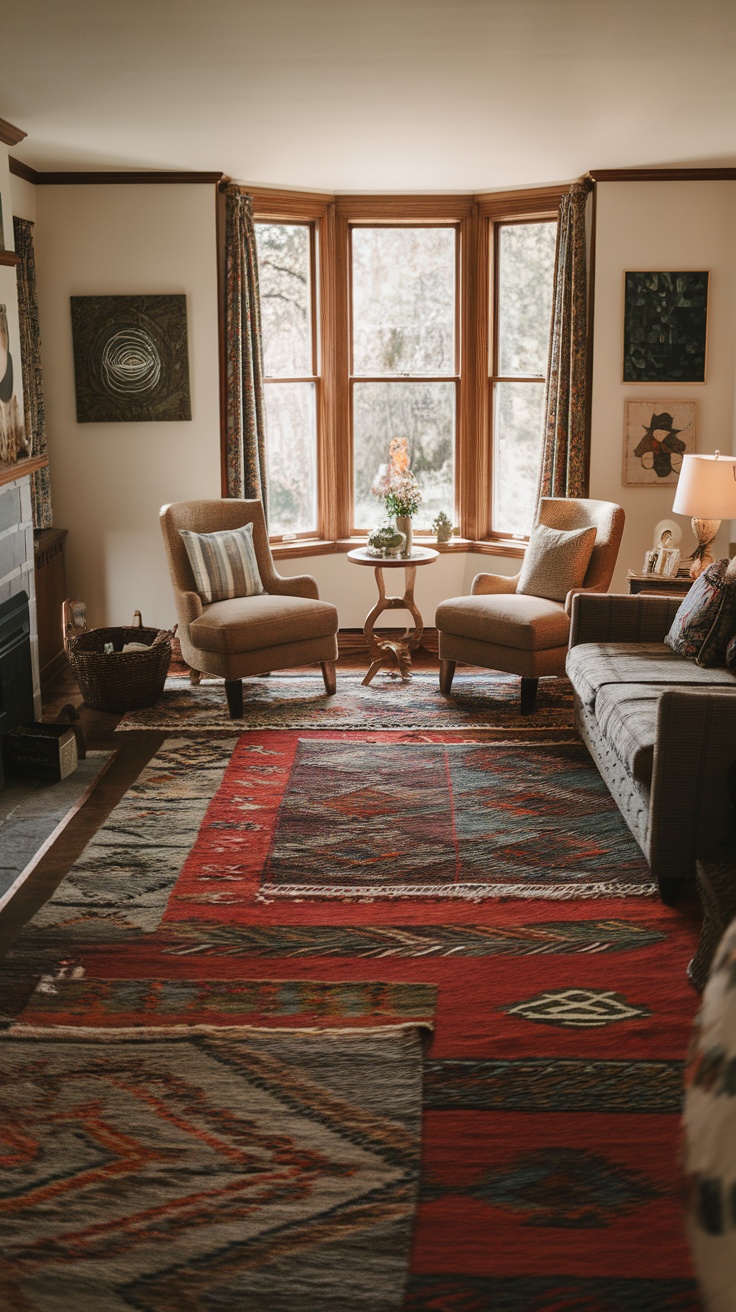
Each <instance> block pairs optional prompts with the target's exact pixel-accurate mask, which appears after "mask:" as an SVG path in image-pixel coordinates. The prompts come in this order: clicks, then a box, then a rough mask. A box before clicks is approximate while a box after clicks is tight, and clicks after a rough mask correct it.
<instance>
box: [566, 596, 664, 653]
mask: <svg viewBox="0 0 736 1312" xmlns="http://www.w3.org/2000/svg"><path fill="white" fill-rule="evenodd" d="M680 604H681V598H679V597H645V596H642V595H641V594H639V595H637V596H634V597H628V596H623V595H620V594H618V593H611V592H605V593H603V592H576V593H575V595H574V597H573V599H572V615H571V621H570V646H571V647H575V646H576V645H577V644H578V643H581V642H663V641H664V638H665V635H666V634H667V633H668V632H669V630H670V627H671V625H672V621H673V619H674V617H675V615H676V614H677V611H678V610H679V607H680Z"/></svg>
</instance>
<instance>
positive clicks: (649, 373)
mask: <svg viewBox="0 0 736 1312" xmlns="http://www.w3.org/2000/svg"><path fill="white" fill-rule="evenodd" d="M707 312H708V273H707V272H706V271H705V270H702V271H695V272H693V271H690V270H687V271H683V272H680V273H644V272H640V271H638V270H635V271H632V272H629V273H625V274H624V382H625V383H704V382H705V345H706V320H707Z"/></svg>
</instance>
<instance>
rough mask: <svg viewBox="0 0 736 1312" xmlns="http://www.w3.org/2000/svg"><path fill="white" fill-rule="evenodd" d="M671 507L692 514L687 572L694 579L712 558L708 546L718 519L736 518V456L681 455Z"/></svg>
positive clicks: (717, 527)
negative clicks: (692, 539)
mask: <svg viewBox="0 0 736 1312" xmlns="http://www.w3.org/2000/svg"><path fill="white" fill-rule="evenodd" d="M672 509H673V510H674V512H675V514H676V515H691V516H692V528H693V533H694V534H695V537H696V538H697V539H698V545H697V547H696V548H695V550H694V552H693V563H692V565H691V566H690V576H691V578H694V579H696V578H697V577H698V575H699V574H701V573H702V571H703V570H704V569H706V568H707V566H708V565H710V563H711V561H712V560H713V555H712V552H711V550H710V548H711V546H712V544H713V539H714V538H715V536H716V533H717V532H718V530H719V528H720V526H721V520H722V519H736V456H722V455H721V453H720V451H716V452H715V454H714V455H712V456H693V455H687V456H683V457H682V469H681V470H680V477H679V480H678V483H677V492H676V493H675V500H674V502H673V505H672Z"/></svg>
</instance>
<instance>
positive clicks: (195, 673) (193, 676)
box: [189, 670, 202, 688]
mask: <svg viewBox="0 0 736 1312" xmlns="http://www.w3.org/2000/svg"><path fill="white" fill-rule="evenodd" d="M189 682H190V683H191V685H192V687H193V688H196V686H197V684H198V683H201V682H202V671H201V670H190V671H189Z"/></svg>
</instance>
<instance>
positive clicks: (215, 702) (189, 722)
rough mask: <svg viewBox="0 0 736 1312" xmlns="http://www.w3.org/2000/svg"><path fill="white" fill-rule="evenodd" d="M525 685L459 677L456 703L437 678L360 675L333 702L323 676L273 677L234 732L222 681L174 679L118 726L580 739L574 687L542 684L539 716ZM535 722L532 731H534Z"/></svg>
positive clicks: (345, 679) (248, 700)
mask: <svg viewBox="0 0 736 1312" xmlns="http://www.w3.org/2000/svg"><path fill="white" fill-rule="evenodd" d="M519 686H520V685H519V680H518V679H517V678H514V677H512V676H511V675H506V674H498V673H495V672H492V671H490V670H484V671H482V672H481V673H478V674H463V673H461V672H460V673H458V674H456V676H455V679H454V681H453V685H452V696H451V697H445V696H443V694H442V693H441V692H440V690H439V685H438V677H437V673H436V672H434V673H424V672H420V673H416V674H413V675H412V678H411V681H410V682H407V683H405V682H403V680H401V679H397V678H394V679H392V678H390V677H389V675H387V674H383V675H380V674H379V675H378V676H377V678H376V680H375V681H374V683H372V684H370V685H369V687H367V688H364V687H363V686H362V683H361V675H359V674H341V673H340V669H339V666H338V675H337V692H336V694H335V696H334V697H328V696H326V694H325V689H324V683H323V681H322V675H321V674H320V673H319V671H317V672H316V673H315V674H311V673H310V674H272V675H270V676H269V677H268V678H265V679H244V680H243V701H244V706H243V717H242V719H239V720H238V721H237V722H236V724H235V725H234V723H233V721H232V720H231V719H230V717H229V714H228V710H227V703H226V701H225V685H224V683H223V682H222V681H221V680H206V681H204V682H202V683H201V684H199V685H198V686H197V687H192V686H191V685H190V684H189V682H188V680H186V679H184V678H182V677H176V678H170V679H167V681H166V688H165V690H164V693H163V696H162V697H161V699H160V701H158V702H157V703H156V705H155V706H152V707H150V708H149V709H148V710H143V711H131V712H129V713H128V714H127V715H125V716H123V718H122V720H121V721H120V723H119V724H118V726H117V727H118V729H120V730H130V729H156V730H159V731H161V732H163V733H179V732H181V731H182V730H187V731H190V730H194V731H196V732H200V731H202V730H215V729H218V730H220V729H222V730H228V731H229V732H232V731H233V728H234V727H236V728H237V729H238V731H243V730H249V729H383V730H409V731H413V730H421V729H431V730H435V729H437V728H438V727H439V726H440V725H441V726H442V728H443V729H447V730H453V729H468V730H472V731H475V730H479V729H480V730H495V731H501V732H503V733H504V734H512V735H513V736H518V735H519V734H522V735H523V736H524V737H527V736H528V735H529V733H530V731H531V733H532V734H533V735H535V736H537V735H539V734H540V733H542V732H543V733H548V732H550V731H554V734H555V736H556V737H559V732H560V731H561V730H565V731H566V732H567V733H568V734H569V735H570V737H576V736H577V735H576V734H575V733H574V727H575V720H574V713H573V701H572V689H571V686H570V684H569V683H568V681H567V679H553V678H548V679H540V681H539V693H538V698H537V710H536V712H535V714H534V715H533V716H532V717H530V716H528V715H527V716H523V715H521V713H520V711H519V697H520V692H519ZM530 719H531V723H530Z"/></svg>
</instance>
